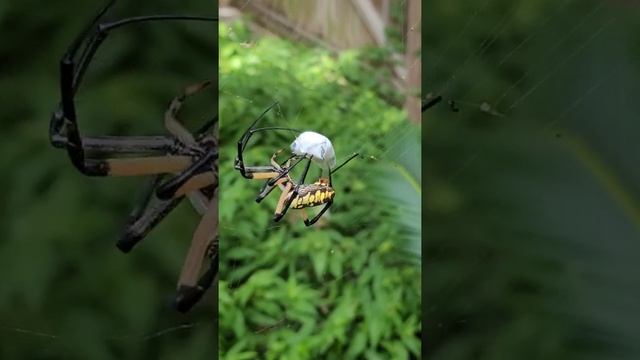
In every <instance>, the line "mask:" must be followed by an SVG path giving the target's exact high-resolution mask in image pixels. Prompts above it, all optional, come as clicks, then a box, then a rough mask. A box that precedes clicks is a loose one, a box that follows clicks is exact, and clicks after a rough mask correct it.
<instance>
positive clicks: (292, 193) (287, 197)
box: [273, 156, 313, 222]
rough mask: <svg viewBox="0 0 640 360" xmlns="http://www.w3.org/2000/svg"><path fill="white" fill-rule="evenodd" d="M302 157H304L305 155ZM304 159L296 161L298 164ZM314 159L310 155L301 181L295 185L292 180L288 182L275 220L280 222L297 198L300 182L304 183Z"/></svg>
mask: <svg viewBox="0 0 640 360" xmlns="http://www.w3.org/2000/svg"><path fill="white" fill-rule="evenodd" d="M302 159H304V157H303V158H302ZM302 159H300V160H299V161H298V162H296V164H297V163H299V162H300V161H301V160H302ZM312 159H313V156H309V157H308V160H307V165H306V166H305V168H304V171H303V172H302V176H301V177H300V181H299V182H298V183H297V184H296V185H295V186H293V185H292V182H291V181H289V182H287V185H286V186H285V190H283V192H282V195H281V196H280V200H279V201H278V206H277V207H276V211H275V213H274V215H273V221H274V222H278V221H280V220H281V219H282V218H283V217H284V215H285V214H286V213H287V210H289V207H290V206H291V202H293V199H295V198H296V196H298V190H299V189H300V184H304V180H305V178H306V177H307V173H308V172H309V168H310V167H311V160H312ZM294 165H295V164H294ZM291 168H293V166H291V167H290V168H289V169H291Z"/></svg>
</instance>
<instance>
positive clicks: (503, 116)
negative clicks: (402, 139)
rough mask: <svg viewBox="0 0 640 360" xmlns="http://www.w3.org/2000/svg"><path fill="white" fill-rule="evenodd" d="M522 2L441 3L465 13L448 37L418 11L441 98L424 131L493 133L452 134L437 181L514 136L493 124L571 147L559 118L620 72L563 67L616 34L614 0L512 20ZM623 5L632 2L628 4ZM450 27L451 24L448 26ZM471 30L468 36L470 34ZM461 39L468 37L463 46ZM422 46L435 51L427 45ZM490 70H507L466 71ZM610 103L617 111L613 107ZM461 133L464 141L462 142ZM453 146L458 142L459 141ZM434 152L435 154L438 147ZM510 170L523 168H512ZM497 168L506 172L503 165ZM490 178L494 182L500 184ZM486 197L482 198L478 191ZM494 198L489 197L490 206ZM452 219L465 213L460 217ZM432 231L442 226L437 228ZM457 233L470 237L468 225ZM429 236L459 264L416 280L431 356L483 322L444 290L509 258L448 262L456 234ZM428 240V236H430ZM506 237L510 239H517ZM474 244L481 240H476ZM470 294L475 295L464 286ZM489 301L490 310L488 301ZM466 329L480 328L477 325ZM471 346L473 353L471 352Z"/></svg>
mask: <svg viewBox="0 0 640 360" xmlns="http://www.w3.org/2000/svg"><path fill="white" fill-rule="evenodd" d="M530 4H531V2H527V1H514V2H503V1H499V0H486V1H482V2H477V3H473V4H469V5H468V6H464V7H461V8H458V9H455V10H453V9H452V8H449V9H448V10H449V15H450V14H452V13H459V14H467V15H466V16H462V18H463V19H464V20H463V21H462V22H460V23H455V24H454V26H451V28H449V29H448V31H450V33H448V34H447V36H443V38H445V37H446V38H447V39H448V41H446V42H442V41H438V39H433V38H435V37H436V36H437V32H438V31H442V29H440V28H439V27H438V25H433V24H434V23H437V24H439V25H441V26H442V25H443V22H437V21H435V22H433V21H428V20H426V19H425V24H427V25H425V28H424V32H425V34H434V35H432V37H431V38H432V39H433V41H432V42H433V43H434V44H435V45H426V46H425V47H426V48H427V49H429V50H425V53H427V54H430V55H431V56H429V57H426V58H425V59H424V63H425V68H426V69H427V71H426V72H425V74H424V76H425V78H426V79H427V81H426V82H425V83H424V84H423V92H425V93H427V94H431V96H432V97H435V96H442V97H443V99H444V100H443V101H442V103H440V104H438V105H436V106H434V107H432V108H430V109H429V110H427V112H425V113H424V122H425V128H426V129H427V130H426V131H427V132H429V131H430V130H434V131H437V130H439V129H440V127H441V126H442V124H441V123H442V122H451V121H454V122H459V123H465V124H466V126H467V127H469V128H472V129H473V128H475V129H474V130H475V131H470V132H468V133H464V134H465V135H469V134H471V135H473V136H480V137H488V138H489V136H491V137H490V139H491V140H487V141H477V139H465V140H459V141H458V140H457V139H456V140H450V142H451V143H454V144H455V146H451V147H449V148H448V149H449V150H450V151H451V150H454V151H455V150H457V151H459V153H456V154H452V155H453V156H451V157H450V159H449V160H448V161H449V162H451V164H450V166H441V168H442V169H445V170H442V169H440V170H441V171H443V173H442V174H439V175H440V177H439V178H438V182H452V183H457V184H459V183H460V181H461V179H463V178H464V177H465V176H466V175H467V174H468V173H472V174H470V175H469V176H473V174H474V173H477V172H479V171H481V170H479V168H478V167H479V166H481V165H477V166H476V167H475V168H474V165H476V164H477V163H479V162H481V160H486V159H493V158H494V157H495V153H496V151H499V150H498V149H497V148H496V147H497V146H499V145H495V144H496V143H498V144H510V143H513V141H512V142H509V141H508V140H509V137H510V136H513V133H510V132H507V131H505V132H502V133H500V134H498V135H491V134H489V132H490V131H488V130H492V129H495V128H497V127H498V125H500V126H509V127H510V128H514V127H517V126H520V127H523V128H525V129H528V131H529V132H530V136H531V138H534V139H541V140H538V142H546V141H549V142H550V144H551V145H547V144H546V143H545V145H543V146H549V147H551V146H554V145H553V143H554V142H555V143H556V144H557V143H560V144H561V145H563V143H565V144H566V146H569V147H571V146H575V145H574V143H575V141H574V140H573V135H572V134H569V135H566V133H567V132H568V130H567V128H565V127H564V126H563V124H564V125H565V126H566V125H568V124H565V122H568V121H571V125H575V123H576V120H575V118H576V115H577V114H581V113H584V112H585V110H584V108H585V107H586V108H589V106H588V105H590V104H592V103H594V102H598V103H599V102H600V101H599V99H600V98H604V97H607V96H606V93H604V92H605V91H607V89H611V88H616V82H617V81H619V74H620V73H621V72H622V69H620V68H616V67H612V68H605V69H602V67H596V65H594V64H591V66H592V67H593V70H592V76H589V77H586V78H580V79H575V78H571V77H570V75H567V74H571V75H575V74H576V73H578V74H580V73H579V72H577V71H575V69H582V70H583V72H582V73H583V74H584V72H585V71H584V69H585V65H583V63H585V62H586V63H588V62H587V61H585V58H586V57H589V56H591V57H595V58H598V57H599V54H598V53H597V51H607V49H609V48H608V47H607V46H606V45H605V44H606V42H607V41H613V39H616V37H615V35H616V34H619V31H620V28H619V27H618V25H621V24H620V22H621V21H624V19H621V18H623V16H622V14H621V11H620V9H616V7H617V6H620V5H621V4H620V3H616V2H606V1H589V2H577V1H559V2H549V3H547V5H548V6H547V8H546V9H544V11H543V13H542V15H541V16H538V17H537V18H538V19H540V21H537V22H536V23H534V24H529V25H522V27H518V26H517V24H518V22H522V24H526V19H525V18H524V17H523V16H524V15H523V14H525V13H526V11H528V10H531V8H530V7H529V6H530ZM629 7H630V8H631V7H632V6H631V5H629ZM426 8H429V6H426ZM491 13H493V14H496V13H497V14H498V15H497V16H495V17H491V19H490V20H489V19H488V18H486V17H487V16H490V15H491ZM566 19H571V21H566ZM563 20H564V21H563ZM429 24H432V25H429ZM451 29H455V30H454V31H452V32H451ZM523 29H524V31H523ZM554 30H555V31H554ZM512 32H514V33H515V34H517V36H514V38H515V39H514V40H512V41H511V42H510V44H509V43H506V44H505V39H510V38H509V36H507V35H508V34H511V33H512ZM550 34H553V35H550ZM426 36H427V35H425V37H426ZM469 39H474V40H475V41H469ZM460 43H465V44H471V45H470V46H469V47H467V48H462V47H463V46H462V45H460ZM430 48H433V49H434V50H430ZM602 49H603V50H602ZM523 59H526V60H523ZM518 63H526V66H525V67H524V68H517V67H516V65H515V64H518ZM497 70H501V71H502V72H503V73H507V74H509V76H508V77H506V79H505V80H506V81H501V82H496V81H493V82H489V81H488V80H486V81H477V80H472V79H481V80H482V79H483V78H484V79H488V78H489V76H486V77H484V76H482V75H481V74H482V72H483V71H485V72H492V73H493V72H497ZM563 81H564V82H565V83H563ZM567 82H575V84H576V85H574V86H568V85H567ZM554 87H559V88H563V89H567V90H568V91H567V95H566V97H563V98H562V99H553V98H550V96H547V95H546V94H545V92H551V91H553V90H554ZM602 106H603V107H605V108H607V109H609V107H608V106H609V104H602ZM610 110H611V111H612V112H615V110H614V109H610ZM497 124H498V125H497ZM505 124H506V125H505ZM592 130H593V129H592ZM437 136H442V135H435V136H432V137H430V136H425V139H427V143H430V144H431V143H432V138H433V137H437ZM454 137H455V136H454V135H450V137H449V138H452V139H453V138H454ZM567 138H568V139H567ZM463 141H467V142H469V143H471V144H466V145H464V146H463V145H461V142H463ZM478 143H479V144H478ZM441 144H442V143H435V144H433V145H431V146H430V147H429V149H430V150H432V151H436V150H438V148H437V146H438V145H441ZM527 144H530V143H529V142H528V143H527ZM599 145H604V144H599ZM529 146H533V145H529ZM535 146H536V147H538V146H540V147H541V145H538V144H537V143H536V144H535ZM515 147H517V146H514V148H515ZM461 148H463V149H465V150H458V149H461ZM468 149H470V150H468ZM502 151H503V152H509V151H511V149H508V148H505V149H502ZM438 155H439V156H441V157H442V154H438ZM518 169H521V168H520V167H518ZM499 170H502V171H505V172H507V171H511V169H499ZM552 170H555V169H552ZM487 171H488V170H487ZM493 185H494V186H497V187H499V186H504V185H505V184H493ZM467 186H468V185H467ZM495 191H499V190H495ZM524 191H526V190H524ZM541 196H543V195H541ZM505 197H506V196H505ZM484 201H487V200H486V199H484ZM499 205H500V204H496V206H499ZM468 206H470V205H468ZM630 207H633V205H630ZM631 211H633V210H631ZM532 216H535V215H532ZM459 221H464V220H463V219H460V220H459ZM505 221H507V220H505ZM432 226H433V224H432ZM503 226H504V227H508V226H509V225H507V224H503ZM439 230H441V229H436V230H435V231H436V232H437V231H439ZM554 230H555V229H554ZM461 233H462V234H465V235H468V236H471V237H472V238H473V234H472V232H471V231H468V232H466V233H465V232H461ZM455 234H457V233H455ZM519 235H521V234H519ZM526 235H529V234H526ZM544 235H546V234H544ZM432 236H433V237H432V238H431V240H433V243H432V244H434V245H432V246H430V247H429V250H428V251H429V255H428V260H427V262H429V263H436V264H440V263H441V262H447V261H449V262H448V263H447V264H448V265H449V266H459V267H460V268H464V270H462V269H460V271H455V270H450V271H449V274H448V275H447V277H446V283H439V282H438V281H440V279H438V280H433V282H430V283H429V284H423V287H425V288H427V289H428V293H429V297H430V298H429V300H428V302H429V303H428V304H427V305H426V309H427V311H426V314H425V316H426V320H425V322H426V324H427V327H428V328H429V329H430V334H431V336H432V338H433V340H432V341H431V344H432V346H431V347H430V351H429V353H430V354H431V355H432V356H436V355H441V356H443V357H446V356H445V355H444V354H440V353H438V350H440V349H442V348H444V347H445V345H448V344H449V343H450V342H449V340H453V341H455V339H459V338H461V337H463V336H468V331H471V330H469V329H474V326H476V327H477V326H481V325H479V324H480V323H481V321H479V319H477V318H474V317H475V316H478V315H477V314H476V313H474V311H477V306H476V305H475V304H474V303H473V300H471V299H473V298H472V297H471V296H469V300H467V301H456V300H452V299H455V298H459V296H460V293H463V294H465V291H464V287H465V286H469V281H470V279H469V278H470V276H471V275H470V274H482V273H486V272H487V270H486V269H487V268H492V265H493V264H494V263H495V262H504V261H507V260H504V259H496V258H495V256H496V255H495V254H494V253H492V252H491V248H489V250H486V252H484V253H477V254H473V255H467V256H463V255H460V254H458V256H460V258H457V259H456V260H457V261H460V260H461V261H464V263H461V262H456V261H455V260H453V261H452V259H451V258H450V256H452V255H451V254H452V253H451V251H452V248H453V246H452V245H451V244H450V242H452V241H454V242H455V241H456V240H457V239H456V238H451V239H450V238H447V237H446V235H444V234H441V233H439V234H437V235H432ZM450 236H453V235H450ZM521 236H522V235H521ZM541 236H543V235H541ZM431 240H429V239H427V241H429V242H431ZM478 240H480V239H478ZM447 242H449V244H447ZM507 246H509V247H511V248H515V247H517V246H518V245H515V244H511V245H507ZM541 246H542V245H541ZM478 247H479V248H481V246H480V245H479V246H478ZM487 247H490V246H487ZM468 251H470V252H473V251H474V250H473V249H469V250H468ZM448 256H449V257H448ZM567 257H569V256H567ZM488 282H490V280H488ZM487 286H492V285H491V284H489V285H487ZM469 293H470V294H473V295H475V293H473V292H472V291H469ZM452 301H453V302H455V305H450V302H452ZM492 305H493V304H492ZM509 305H511V304H509ZM581 305H584V303H583V304H581ZM496 306H499V305H496ZM505 306H506V305H505ZM451 308H455V312H456V313H455V314H454V315H455V316H447V315H451V314H443V313H439V312H441V311H445V310H444V309H447V310H450V309H451ZM488 310H489V311H492V310H493V309H488ZM440 315H441V316H440ZM456 317H457V318H456ZM442 318H448V319H449V321H450V322H442V321H440V320H433V319H442ZM451 319H453V320H451ZM590 320H594V319H590ZM435 321H439V322H437V323H436V322H435ZM592 326H593V325H592ZM474 331H476V332H477V331H479V330H477V328H476V330H474ZM449 337H451V339H450V338H449ZM453 341H451V343H453ZM470 347H471V346H470ZM480 348H481V346H478V347H476V350H477V351H479V349H480ZM483 350H484V349H483ZM474 354H475V355H474V356H476V355H477V353H474Z"/></svg>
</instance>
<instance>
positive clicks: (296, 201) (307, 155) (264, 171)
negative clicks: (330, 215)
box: [235, 102, 358, 226]
mask: <svg viewBox="0 0 640 360" xmlns="http://www.w3.org/2000/svg"><path fill="white" fill-rule="evenodd" d="M276 105H278V102H275V103H273V104H272V105H271V106H270V107H268V108H267V109H266V110H265V111H264V112H263V113H262V114H261V115H260V116H259V117H258V118H257V119H256V120H254V121H253V123H252V124H251V126H249V128H248V129H247V130H246V131H245V132H244V133H243V135H242V136H241V137H240V140H238V153H237V156H236V160H235V169H236V170H238V171H240V174H241V175H242V176H243V177H244V178H246V179H257V180H267V181H266V182H265V184H264V185H263V186H262V190H260V194H259V195H258V197H257V198H256V202H260V201H262V200H263V199H264V198H265V197H267V195H269V194H270V193H271V191H273V189H275V188H276V187H279V188H280V189H281V190H282V194H281V195H280V198H279V199H278V204H277V206H276V210H275V213H274V216H273V220H274V221H275V222H278V221H280V220H281V219H282V218H283V217H284V215H285V214H286V213H287V210H288V209H289V208H293V209H299V210H302V216H303V218H304V224H305V225H306V226H310V225H313V224H315V223H316V222H317V221H318V220H319V219H320V217H322V215H323V214H324V213H325V212H326V211H327V210H328V209H329V207H331V205H332V204H333V198H334V197H335V190H334V189H333V183H332V174H335V173H336V172H337V171H338V170H339V169H340V168H341V167H343V166H344V165H346V164H347V163H348V162H349V161H351V160H353V159H354V158H355V157H357V156H358V153H354V154H353V155H351V156H350V157H349V158H348V159H346V160H345V161H344V162H342V164H340V165H339V166H337V167H336V166H335V165H336V156H335V151H334V149H333V145H332V144H331V141H330V140H329V139H328V138H327V137H326V136H324V135H322V134H319V133H317V132H313V131H301V130H296V129H291V128H286V127H277V126H274V127H264V128H256V125H257V124H258V122H259V121H260V120H261V119H262V118H263V117H264V116H265V115H266V114H267V113H268V112H269V111H270V110H271V109H272V108H273V107H274V106H276ZM261 131H289V132H294V133H297V134H298V136H297V137H296V139H295V140H294V141H293V143H291V152H292V154H291V155H290V156H289V157H288V158H287V159H286V160H285V161H284V162H283V163H281V164H279V163H278V162H277V161H276V157H277V156H278V155H279V154H280V153H281V152H283V151H284V149H280V150H278V151H276V152H275V153H274V154H273V156H272V157H271V165H267V166H246V165H245V164H244V158H243V154H244V151H245V149H246V147H247V144H248V142H249V139H250V138H251V136H252V135H253V134H255V133H257V132H261ZM305 159H307V162H306V166H305V168H304V171H303V172H302V176H301V177H300V180H299V181H298V182H297V183H296V182H295V181H293V180H292V179H291V176H290V175H289V173H290V171H291V170H292V169H293V168H294V167H295V166H296V165H298V164H299V163H300V162H302V161H303V160H305ZM312 161H314V162H315V163H317V164H318V165H319V166H320V168H321V169H322V174H325V173H326V174H327V178H324V177H322V174H321V176H320V178H319V179H318V181H316V182H315V183H313V184H305V183H304V181H305V178H306V176H307V173H308V172H309V168H310V166H311V162H312ZM323 204H324V207H323V208H322V209H321V210H320V212H319V213H318V214H316V216H314V217H313V218H312V219H309V218H308V216H307V214H306V211H305V210H304V209H305V208H308V207H314V206H320V205H323Z"/></svg>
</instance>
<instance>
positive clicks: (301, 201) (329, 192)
mask: <svg viewBox="0 0 640 360" xmlns="http://www.w3.org/2000/svg"><path fill="white" fill-rule="evenodd" d="M335 194H336V193H335V191H333V189H332V188H331V187H330V186H329V185H327V184H326V183H324V182H316V183H314V184H310V185H302V186H300V188H299V189H298V195H297V196H296V197H295V198H293V201H292V202H291V208H292V209H302V208H306V207H312V206H318V205H322V204H326V203H328V202H329V201H331V200H333V197H334V196H335Z"/></svg>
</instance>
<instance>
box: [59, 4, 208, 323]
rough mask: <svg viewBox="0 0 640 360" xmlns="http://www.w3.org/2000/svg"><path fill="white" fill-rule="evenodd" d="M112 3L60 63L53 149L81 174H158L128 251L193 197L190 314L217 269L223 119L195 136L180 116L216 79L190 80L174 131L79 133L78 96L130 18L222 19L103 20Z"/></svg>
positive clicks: (136, 214)
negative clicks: (104, 47)
mask: <svg viewBox="0 0 640 360" xmlns="http://www.w3.org/2000/svg"><path fill="white" fill-rule="evenodd" d="M114 3H115V1H109V3H108V4H107V5H106V6H105V7H104V8H103V9H102V10H101V11H100V12H99V14H98V15H97V16H96V17H95V18H94V19H93V20H92V21H91V22H90V24H89V25H88V26H87V28H86V29H85V30H84V31H83V32H82V33H81V34H80V35H79V36H78V37H77V38H76V39H75V40H74V41H73V43H72V44H71V46H70V47H69V49H68V50H67V52H66V53H65V54H64V56H63V57H62V60H61V61H60V92H61V100H60V103H59V105H58V107H57V109H56V110H55V111H54V113H53V115H52V117H51V122H50V127H49V136H50V140H51V143H52V145H53V146H54V147H56V148H63V149H66V151H67V154H68V156H69V159H70V160H71V163H72V164H73V165H74V166H75V167H76V168H77V169H78V170H79V171H80V172H81V173H82V174H84V175H88V176H143V175H153V176H154V177H153V179H152V180H151V182H150V185H149V187H148V190H147V191H146V193H145V196H144V199H143V201H142V203H141V204H140V205H139V206H138V207H137V208H136V209H135V210H134V211H133V212H132V213H131V215H130V218H129V221H128V223H127V225H126V227H125V230H124V234H123V235H122V237H121V239H120V240H119V241H118V243H117V246H118V248H119V249H120V250H122V251H123V252H129V251H131V249H132V248H133V247H134V246H135V245H136V244H137V243H138V242H139V241H141V240H142V239H143V238H144V237H145V236H146V235H147V234H148V233H149V232H150V231H151V230H152V229H153V228H154V227H155V226H156V225H157V224H158V223H159V222H160V221H161V220H162V219H163V218H164V217H165V216H167V214H168V213H169V212H171V210H173V209H174V208H175V207H176V206H177V205H178V203H179V202H180V201H181V200H182V199H183V198H185V197H188V198H189V200H190V201H191V203H192V204H193V206H194V208H195V209H196V210H197V211H198V213H200V214H201V215H202V220H201V221H200V223H199V225H198V227H197V229H196V231H195V233H194V235H193V239H192V241H191V247H190V249H189V251H188V253H187V256H186V259H185V261H184V265H183V268H182V272H181V274H180V277H179V280H178V289H177V294H176V297H175V302H174V306H175V307H176V309H177V310H179V311H181V312H186V311H188V310H189V309H190V308H191V307H192V306H193V305H194V304H195V303H197V302H198V301H199V299H200V298H201V297H202V295H203V294H204V293H205V292H206V291H207V289H208V288H210V287H211V285H212V284H213V282H214V280H215V277H216V276H217V273H218V261H217V235H216V234H217V225H218V216H217V208H218V196H217V172H218V171H217V170H218V165H217V159H218V141H217V135H216V132H217V129H216V128H217V120H218V117H217V114H216V115H215V116H213V118H212V119H211V120H210V121H208V122H207V123H206V124H205V125H204V126H203V127H202V128H201V129H200V130H199V131H197V132H196V133H195V135H193V134H191V133H190V132H189V131H188V130H187V129H186V128H185V127H184V126H182V124H181V123H180V122H179V121H178V120H177V115H178V112H179V111H180V108H181V106H182V104H183V102H184V101H185V99H186V98H187V97H188V96H190V95H193V94H195V93H198V92H201V91H203V90H204V89H206V88H207V87H209V85H210V84H211V82H210V81H206V82H202V83H199V84H195V85H192V86H189V87H187V88H186V89H185V91H184V93H183V94H182V95H180V96H178V97H176V98H175V99H174V100H173V101H172V102H171V104H170V106H169V109H168V110H167V111H166V113H165V119H164V120H165V126H166V128H167V130H168V131H169V133H170V134H171V136H126V137H117V136H82V135H81V134H80V130H79V126H78V121H77V117H76V109H75V100H74V96H75V93H76V92H77V90H78V87H79V85H80V83H81V81H82V78H83V75H84V74H85V72H86V70H87V68H88V66H89V63H90V62H91V60H92V59H93V57H94V55H95V53H96V51H97V49H98V47H99V46H100V45H101V44H102V42H103V41H104V40H105V38H106V37H107V35H108V34H109V33H110V31H112V30H115V29H118V28H120V27H123V26H125V25H128V24H137V23H146V22H155V21H198V22H217V18H215V17H204V16H181V15H152V16H138V17H132V18H126V19H121V20H117V21H112V22H100V21H101V18H102V17H103V16H104V15H105V14H106V13H107V11H108V10H109V9H110V8H111V7H112V6H113V4H114ZM166 177H168V179H166ZM205 258H209V259H210V266H209V268H208V269H207V270H206V271H205V272H204V273H203V274H202V275H201V269H202V266H203V262H204V260H205Z"/></svg>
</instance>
